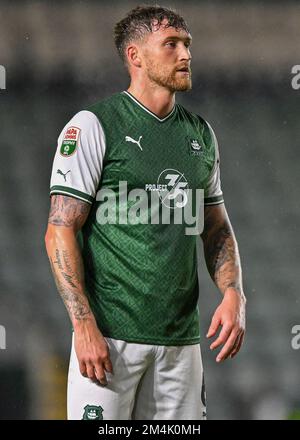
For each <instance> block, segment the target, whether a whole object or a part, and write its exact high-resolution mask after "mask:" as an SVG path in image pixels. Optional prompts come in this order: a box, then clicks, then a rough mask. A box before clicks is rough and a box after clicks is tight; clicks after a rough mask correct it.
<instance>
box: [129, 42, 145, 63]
mask: <svg viewBox="0 0 300 440" xmlns="http://www.w3.org/2000/svg"><path fill="white" fill-rule="evenodd" d="M126 53H127V59H128V63H129V65H134V66H136V67H141V65H142V60H141V57H140V51H139V49H138V47H137V46H136V45H134V44H132V45H130V46H128V47H127V49H126Z"/></svg>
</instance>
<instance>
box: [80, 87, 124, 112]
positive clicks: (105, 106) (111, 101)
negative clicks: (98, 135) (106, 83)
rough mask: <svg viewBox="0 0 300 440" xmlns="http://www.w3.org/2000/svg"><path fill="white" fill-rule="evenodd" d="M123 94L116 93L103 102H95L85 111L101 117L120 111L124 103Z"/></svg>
mask: <svg viewBox="0 0 300 440" xmlns="http://www.w3.org/2000/svg"><path fill="white" fill-rule="evenodd" d="M123 99H124V97H123V93H121V92H118V93H114V94H113V95H111V96H108V97H107V98H104V99H102V100H101V101H98V102H95V103H93V104H91V105H90V106H88V107H87V108H86V109H85V110H87V111H89V112H91V113H93V114H95V115H96V116H98V117H99V115H101V114H105V113H106V112H109V111H113V110H116V109H118V107H119V105H120V104H121V102H122V101H123Z"/></svg>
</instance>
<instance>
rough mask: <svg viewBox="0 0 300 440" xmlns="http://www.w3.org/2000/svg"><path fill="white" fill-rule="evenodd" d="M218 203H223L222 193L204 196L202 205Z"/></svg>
mask: <svg viewBox="0 0 300 440" xmlns="http://www.w3.org/2000/svg"><path fill="white" fill-rule="evenodd" d="M219 203H224V197H223V194H220V195H219V196H212V197H205V198H204V205H218V204H219Z"/></svg>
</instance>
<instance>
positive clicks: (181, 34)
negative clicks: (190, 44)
mask: <svg viewBox="0 0 300 440" xmlns="http://www.w3.org/2000/svg"><path fill="white" fill-rule="evenodd" d="M167 25H168V20H167V19H164V20H163V21H162V22H161V23H160V24H158V23H157V22H155V21H154V22H153V26H152V32H151V33H150V34H149V39H151V40H152V41H154V40H157V41H159V40H164V39H165V38H180V39H183V40H192V36H191V34H190V33H189V32H187V31H185V30H184V29H176V28H175V27H172V26H167Z"/></svg>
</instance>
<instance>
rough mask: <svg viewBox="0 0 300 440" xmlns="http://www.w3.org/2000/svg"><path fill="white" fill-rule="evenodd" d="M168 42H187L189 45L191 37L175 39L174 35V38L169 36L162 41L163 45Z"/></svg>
mask: <svg viewBox="0 0 300 440" xmlns="http://www.w3.org/2000/svg"><path fill="white" fill-rule="evenodd" d="M168 40H174V41H188V42H189V43H191V42H192V38H191V37H183V38H182V37H176V36H175V35H174V36H170V37H167V38H165V39H164V40H163V43H165V42H166V41H168Z"/></svg>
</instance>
